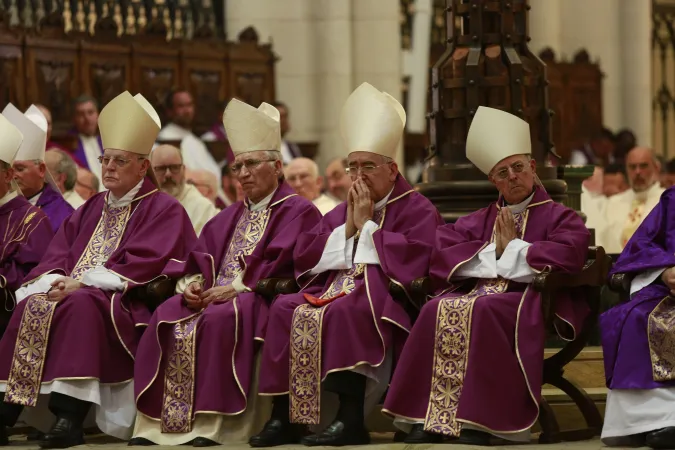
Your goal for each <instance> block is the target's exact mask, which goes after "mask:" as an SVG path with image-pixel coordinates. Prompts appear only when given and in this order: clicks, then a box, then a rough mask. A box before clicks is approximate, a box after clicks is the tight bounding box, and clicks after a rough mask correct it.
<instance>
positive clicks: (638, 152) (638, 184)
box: [626, 148, 661, 192]
mask: <svg viewBox="0 0 675 450" xmlns="http://www.w3.org/2000/svg"><path fill="white" fill-rule="evenodd" d="M660 169H661V167H660V165H659V163H658V162H657V161H656V158H654V155H653V154H652V152H651V150H650V149H648V148H634V149H632V150H631V151H630V152H628V155H626V173H627V174H628V181H629V183H630V185H631V187H632V188H633V190H635V192H642V191H646V190H647V189H649V188H650V187H651V186H652V184H654V181H655V180H656V179H657V177H658V174H659V171H660Z"/></svg>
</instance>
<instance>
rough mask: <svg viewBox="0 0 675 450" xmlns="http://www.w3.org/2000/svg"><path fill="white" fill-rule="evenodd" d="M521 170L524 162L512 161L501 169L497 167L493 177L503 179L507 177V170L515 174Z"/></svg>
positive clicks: (523, 167)
mask: <svg viewBox="0 0 675 450" xmlns="http://www.w3.org/2000/svg"><path fill="white" fill-rule="evenodd" d="M523 170H525V164H524V163H522V162H517V163H513V164H512V165H511V166H510V167H504V168H503V169H499V170H498V171H497V172H495V173H494V175H493V177H495V178H497V179H498V180H505V179H507V178H508V177H509V171H511V172H513V173H514V174H516V173H521V172H522V171H523Z"/></svg>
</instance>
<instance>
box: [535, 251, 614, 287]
mask: <svg viewBox="0 0 675 450" xmlns="http://www.w3.org/2000/svg"><path fill="white" fill-rule="evenodd" d="M588 256H589V260H588V261H587V262H586V264H585V265H584V267H583V269H581V272H578V273H563V272H542V273H539V274H537V275H536V276H535V277H534V281H533V282H532V287H533V288H534V290H535V291H537V292H553V291H556V290H558V289H568V288H574V287H581V286H593V287H598V286H602V285H604V284H605V280H606V279H607V273H608V272H609V267H610V265H611V263H612V261H611V259H610V258H609V256H607V254H606V253H605V249H603V248H602V247H591V248H589V249H588ZM591 256H592V258H590V257H591Z"/></svg>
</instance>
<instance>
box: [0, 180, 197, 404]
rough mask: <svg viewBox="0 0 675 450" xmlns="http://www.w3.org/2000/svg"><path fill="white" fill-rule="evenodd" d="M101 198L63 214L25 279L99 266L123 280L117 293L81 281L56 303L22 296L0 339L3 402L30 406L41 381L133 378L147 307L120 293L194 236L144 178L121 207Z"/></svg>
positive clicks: (176, 207) (144, 279)
mask: <svg viewBox="0 0 675 450" xmlns="http://www.w3.org/2000/svg"><path fill="white" fill-rule="evenodd" d="M108 195H109V193H108V192H107V191H106V192H102V193H99V194H96V195H95V196H94V197H92V198H91V199H89V201H87V203H85V204H84V205H82V206H81V207H80V208H78V209H77V211H75V212H74V213H73V215H71V216H70V217H69V218H68V219H66V221H65V222H64V223H63V226H62V227H61V228H60V229H59V231H58V232H57V234H56V235H55V236H54V239H53V240H52V242H51V244H50V245H49V247H48V248H47V252H46V253H45V255H44V257H43V258H42V261H41V262H40V264H39V265H38V266H37V267H36V268H35V269H33V270H32V271H31V272H30V273H29V274H28V275H27V276H26V277H25V280H26V282H31V281H34V280H35V279H37V278H38V277H40V276H41V275H44V274H48V273H55V274H62V275H66V276H70V277H72V278H74V279H76V280H81V279H82V276H83V275H84V273H85V272H86V271H87V270H89V269H93V268H94V267H96V266H98V265H101V263H102V265H103V267H105V268H106V269H108V270H109V271H110V272H113V273H114V274H116V275H117V276H118V277H120V278H121V279H122V280H123V281H124V282H125V288H124V291H123V292H112V291H106V290H102V289H99V288H96V287H92V286H86V287H83V288H80V289H78V290H76V291H74V292H72V293H71V294H70V295H68V296H67V297H66V298H65V299H63V300H62V301H60V302H51V301H48V300H47V295H46V294H35V295H31V296H29V297H28V298H26V299H24V300H22V301H21V302H20V303H19V304H18V305H17V307H16V310H15V311H14V314H13V315H12V318H11V320H10V323H9V326H8V328H7V331H6V332H5V334H4V336H3V337H2V339H1V340H0V377H1V378H0V379H1V380H3V381H6V382H7V392H6V394H5V401H6V402H9V403H17V404H22V405H25V406H35V405H36V403H37V398H38V393H39V390H40V385H41V383H42V382H45V383H47V382H51V381H53V380H55V379H60V380H66V379H83V378H91V379H97V380H99V381H100V382H101V383H122V382H128V381H130V380H131V379H132V377H133V364H134V354H135V352H136V347H137V345H138V340H139V339H140V336H141V334H142V332H143V330H144V327H145V325H146V324H147V323H148V321H149V319H150V312H149V311H148V309H147V308H146V307H145V306H144V305H142V304H137V303H131V302H130V301H129V299H128V296H126V295H125V293H126V292H127V291H128V290H129V289H131V288H134V287H137V286H141V285H144V284H147V283H149V282H150V281H152V280H154V279H156V278H157V277H158V276H160V274H161V271H162V269H163V268H164V267H165V266H166V264H167V263H168V262H169V260H170V259H172V258H175V259H184V258H185V257H186V255H187V253H188V251H189V249H191V248H192V247H193V246H194V244H195V241H196V239H197V237H196V236H195V234H194V229H193V227H192V224H191V223H190V219H189V217H188V215H187V213H186V212H185V209H184V208H183V207H182V206H181V204H180V203H178V201H177V200H176V199H174V198H173V197H171V196H169V195H167V194H165V193H161V192H159V191H158V190H157V189H156V188H155V186H154V185H153V184H152V182H151V181H150V180H149V179H148V178H146V179H145V181H144V182H143V185H142V186H141V189H140V191H139V192H138V193H137V194H136V197H135V198H134V200H133V201H132V202H131V204H130V205H128V206H125V207H119V208H114V207H110V206H108V205H107V196H108ZM103 261H105V262H103ZM28 349H32V350H30V351H29V350H28Z"/></svg>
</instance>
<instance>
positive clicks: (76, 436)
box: [40, 417, 84, 448]
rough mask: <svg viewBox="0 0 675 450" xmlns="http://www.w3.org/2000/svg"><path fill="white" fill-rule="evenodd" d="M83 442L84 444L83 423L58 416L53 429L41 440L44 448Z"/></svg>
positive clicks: (62, 446)
mask: <svg viewBox="0 0 675 450" xmlns="http://www.w3.org/2000/svg"><path fill="white" fill-rule="evenodd" d="M82 444H84V434H83V433H82V425H78V424H75V422H73V421H72V420H70V419H66V418H65V417H57V418H56V423H55V424H54V426H53V427H52V429H51V430H49V433H47V434H46V435H45V437H44V439H43V440H41V441H40V447H42V448H69V447H74V446H76V445H82Z"/></svg>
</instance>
